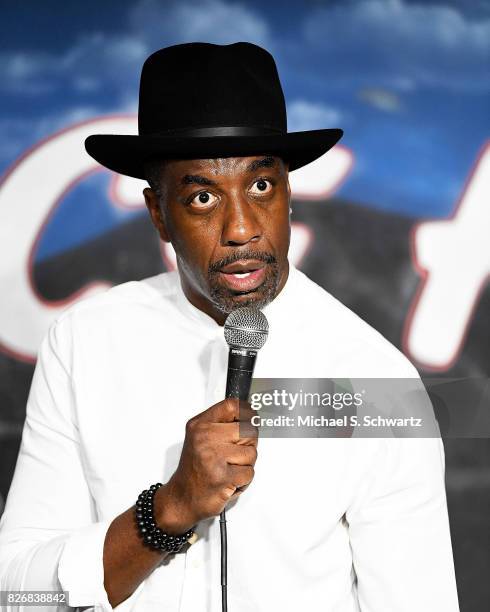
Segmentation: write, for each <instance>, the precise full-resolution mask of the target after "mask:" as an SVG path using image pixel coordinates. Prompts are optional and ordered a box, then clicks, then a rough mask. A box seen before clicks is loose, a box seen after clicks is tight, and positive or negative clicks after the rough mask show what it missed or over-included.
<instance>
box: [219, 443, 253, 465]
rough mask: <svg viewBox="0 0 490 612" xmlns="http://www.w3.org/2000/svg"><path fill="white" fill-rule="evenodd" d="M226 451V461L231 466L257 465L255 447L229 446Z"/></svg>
mask: <svg viewBox="0 0 490 612" xmlns="http://www.w3.org/2000/svg"><path fill="white" fill-rule="evenodd" d="M227 446H228V448H227V450H226V455H225V456H226V461H227V463H228V464H229V465H251V466H253V465H255V462H256V461H257V448H256V447H255V446H238V445H237V444H229V445H227Z"/></svg>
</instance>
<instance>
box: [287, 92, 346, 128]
mask: <svg viewBox="0 0 490 612" xmlns="http://www.w3.org/2000/svg"><path fill="white" fill-rule="evenodd" d="M287 114H288V131H289V132H302V131H303V130H319V129H323V128H336V127H339V126H340V124H341V122H343V121H344V119H343V117H342V113H340V111H338V110H337V109H335V108H332V107H329V106H326V105H325V104H321V103H318V102H309V101H308V100H294V101H293V102H291V103H290V104H288V106H287Z"/></svg>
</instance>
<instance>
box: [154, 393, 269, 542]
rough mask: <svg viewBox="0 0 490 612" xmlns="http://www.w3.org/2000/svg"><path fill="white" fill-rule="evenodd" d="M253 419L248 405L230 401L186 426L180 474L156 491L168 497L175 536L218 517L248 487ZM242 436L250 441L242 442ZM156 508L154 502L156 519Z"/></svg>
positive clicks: (255, 437)
mask: <svg viewBox="0 0 490 612" xmlns="http://www.w3.org/2000/svg"><path fill="white" fill-rule="evenodd" d="M254 414H255V412H254V411H253V410H252V408H251V407H250V404H249V403H248V402H243V401H239V400H237V399H231V398H229V399H226V400H223V401H221V402H218V403H217V404H214V406H211V407H210V408H208V409H207V410H205V411H204V412H201V413H200V414H198V415H196V416H194V417H193V418H192V419H190V420H189V421H188V422H187V425H186V434H185V439H184V445H183V448H182V453H181V456H180V461H179V465H178V467H177V470H176V471H175V473H174V474H173V476H172V477H171V479H170V480H169V482H168V483H167V484H166V485H164V486H163V487H160V489H159V491H158V495H159V497H161V496H165V504H162V511H163V512H165V508H167V515H166V517H165V516H164V517H162V520H163V522H164V524H165V522H167V524H168V523H169V521H170V523H172V525H173V527H174V531H175V532H178V531H179V529H180V530H181V531H185V530H186V529H188V528H190V527H192V526H193V525H195V524H196V523H198V522H199V521H201V520H203V519H205V518H209V517H212V516H217V515H219V514H220V513H221V511H222V510H223V509H224V508H225V506H226V504H227V503H228V502H229V500H230V499H234V498H235V497H237V496H239V495H241V493H242V492H243V491H244V490H245V489H246V488H247V487H248V485H249V484H250V482H251V481H252V479H253V477H254V465H255V461H256V460H257V442H258V429H257V427H254V426H252V425H251V423H250V419H251V417H252V416H253V415H254ZM240 433H241V434H242V436H245V435H246V436H247V437H242V438H240V437H239V435H240ZM170 507H171V508H172V510H173V511H172V513H171V514H172V515H173V518H172V519H170V517H169V514H170V513H169V508H170ZM157 508H158V504H157V497H155V516H157V512H158V510H157ZM175 521H177V523H178V527H177V526H176V524H175ZM157 523H159V519H158V518H157Z"/></svg>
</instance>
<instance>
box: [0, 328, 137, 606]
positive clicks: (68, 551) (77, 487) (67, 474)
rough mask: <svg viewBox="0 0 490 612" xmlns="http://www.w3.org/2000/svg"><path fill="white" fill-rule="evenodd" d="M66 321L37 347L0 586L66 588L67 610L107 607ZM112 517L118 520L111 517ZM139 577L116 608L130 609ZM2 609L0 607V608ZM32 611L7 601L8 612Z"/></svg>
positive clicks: (100, 534)
mask: <svg viewBox="0 0 490 612" xmlns="http://www.w3.org/2000/svg"><path fill="white" fill-rule="evenodd" d="M70 347H71V333H70V326H69V324H68V323H67V321H66V318H65V319H64V322H62V323H55V324H53V325H52V326H51V327H50V328H49V330H48V332H47V334H46V336H45V337H44V339H43V342H42V344H41V347H40V351H39V356H38V360H37V364H36V368H35V371H34V376H33V380H32V384H31V389H30V392H29V398H28V402H27V408H26V420H25V423H24V427H23V431H22V440H21V445H20V450H19V455H18V458H17V463H16V466H15V470H14V475H13V480H12V483H11V486H10V490H9V494H8V496H7V500H6V505H5V509H4V513H3V515H2V517H1V519H0V590H3V591H6V590H10V591H12V590H15V591H19V590H23V591H25V590H43V591H61V590H64V591H67V595H68V600H67V602H66V603H65V604H63V605H59V606H58V607H57V608H56V607H53V606H51V607H46V608H42V607H36V609H37V610H39V611H41V610H43V609H45V610H46V612H47V611H48V610H49V612H53V611H54V610H55V609H58V610H67V609H68V607H69V606H70V607H72V606H74V607H82V609H87V608H88V609H90V610H97V611H104V612H105V611H111V610H113V608H112V606H111V605H110V603H109V600H108V597H107V593H106V591H105V588H104V567H103V550H104V540H105V535H106V533H107V530H108V528H109V525H110V523H111V522H112V519H111V520H105V521H98V520H97V516H96V511H95V505H94V503H93V499H92V496H91V494H90V490H89V487H88V485H87V481H86V478H85V474H84V467H83V458H82V455H81V452H80V441H79V435H78V429H77V425H76V418H75V413H74V398H73V392H72V384H71V377H70V374H69V368H68V366H67V363H70V354H71V349H70ZM114 518H115V517H114ZM142 588H143V582H142V583H140V585H139V586H138V588H137V589H136V590H135V591H134V592H133V593H132V595H131V596H130V597H129V598H128V599H126V600H125V601H124V602H122V603H121V604H119V605H118V606H116V608H114V609H115V610H120V611H121V612H123V611H124V610H130V609H131V606H132V604H133V602H134V601H135V599H136V598H137V597H138V595H139V593H140V591H141V590H142ZM2 609H3V608H2ZM24 609H25V610H30V609H31V608H30V607H29V608H27V607H25V606H19V605H15V606H14V605H12V606H7V607H6V610H8V611H9V612H10V611H13V610H16V611H17V610H24Z"/></svg>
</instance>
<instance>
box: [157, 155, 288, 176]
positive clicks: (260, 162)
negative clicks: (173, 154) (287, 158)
mask: <svg viewBox="0 0 490 612" xmlns="http://www.w3.org/2000/svg"><path fill="white" fill-rule="evenodd" d="M261 168H267V169H271V170H276V171H279V172H284V170H285V164H284V162H283V160H282V159H281V158H280V157H276V156H274V155H267V154H264V155H253V156H248V157H218V158H211V159H178V160H174V159H172V160H166V161H165V162H164V164H163V169H164V173H163V177H164V178H171V177H179V176H182V175H186V174H202V175H211V176H220V175H237V174H242V173H250V172H254V171H256V170H258V169H261Z"/></svg>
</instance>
